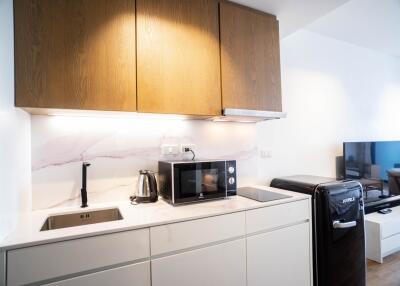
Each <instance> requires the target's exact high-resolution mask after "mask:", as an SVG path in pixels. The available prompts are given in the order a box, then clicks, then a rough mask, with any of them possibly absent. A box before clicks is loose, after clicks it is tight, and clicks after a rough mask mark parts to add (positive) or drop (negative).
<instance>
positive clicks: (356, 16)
mask: <svg viewBox="0 0 400 286" xmlns="http://www.w3.org/2000/svg"><path fill="white" fill-rule="evenodd" d="M307 29H308V30H311V31H313V32H317V33H320V34H323V35H326V36H329V37H332V38H335V39H338V40H341V41H345V42H350V43H353V44H356V45H360V46H364V47H367V48H370V49H375V50H378V51H381V52H383V53H386V54H389V55H392V56H396V57H400V0H351V1H349V2H347V3H345V4H344V5H342V6H340V7H339V8H337V9H335V10H334V11H332V12H331V13H329V14H328V15H326V16H325V17H323V18H320V19H318V20H317V21H315V22H314V23H312V24H310V25H308V26H307Z"/></svg>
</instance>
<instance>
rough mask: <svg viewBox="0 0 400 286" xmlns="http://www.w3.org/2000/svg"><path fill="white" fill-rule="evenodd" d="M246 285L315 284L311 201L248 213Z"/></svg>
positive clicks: (281, 285)
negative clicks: (310, 219)
mask: <svg viewBox="0 0 400 286" xmlns="http://www.w3.org/2000/svg"><path fill="white" fill-rule="evenodd" d="M246 218H247V235H248V237H247V285H248V286H263V285H279V286H292V285H312V282H311V281H312V264H311V255H312V252H311V251H312V250H311V249H312V245H311V243H310V242H311V235H312V233H311V225H310V221H309V218H310V205H309V201H307V200H304V201H298V202H294V203H291V204H282V205H276V206H271V207H269V208H260V209H256V210H250V211H247V216H246Z"/></svg>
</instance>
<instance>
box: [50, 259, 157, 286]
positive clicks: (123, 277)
mask: <svg viewBox="0 0 400 286" xmlns="http://www.w3.org/2000/svg"><path fill="white" fill-rule="evenodd" d="M82 285H84V286H110V285H116V286H150V285H151V282H150V262H149V261H146V262H142V263H136V264H132V265H127V266H122V267H118V268H113V269H109V270H104V271H100V272H96V273H93V274H88V275H83V276H79V277H75V278H71V279H66V280H61V281H59V282H54V283H50V284H45V286H82Z"/></svg>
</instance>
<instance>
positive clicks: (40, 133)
mask: <svg viewBox="0 0 400 286" xmlns="http://www.w3.org/2000/svg"><path fill="white" fill-rule="evenodd" d="M163 144H195V148H194V149H195V152H196V156H197V158H199V159H236V160H237V165H238V167H237V169H238V185H239V186H240V185H245V184H249V183H255V182H256V180H257V179H256V177H257V170H256V166H257V157H258V150H257V144H256V125H255V124H246V123H229V122H211V121H200V120H182V119H170V118H168V117H161V118H157V117H155V118H148V117H140V116H137V117H121V118H116V117H84V116H39V115H34V116H32V205H33V206H32V207H33V209H45V208H53V207H59V206H70V205H79V203H80V188H81V164H82V162H83V161H89V162H90V163H91V164H92V165H91V166H90V167H89V169H88V200H89V204H90V203H96V202H105V201H120V200H127V199H128V198H129V196H130V195H131V194H132V193H133V191H134V188H135V185H136V180H137V176H138V172H139V170H140V169H149V170H154V171H157V162H158V160H160V159H185V157H183V158H182V156H187V157H186V158H187V159H189V158H190V155H179V156H176V157H170V156H163V155H161V145H163Z"/></svg>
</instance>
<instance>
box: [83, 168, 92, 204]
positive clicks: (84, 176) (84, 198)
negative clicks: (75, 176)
mask: <svg viewBox="0 0 400 286" xmlns="http://www.w3.org/2000/svg"><path fill="white" fill-rule="evenodd" d="M89 166H90V163H88V162H83V164H82V188H81V199H82V205H81V208H86V207H87V206H88V204H87V201H88V200H87V190H86V185H87V167H89Z"/></svg>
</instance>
